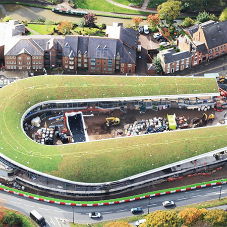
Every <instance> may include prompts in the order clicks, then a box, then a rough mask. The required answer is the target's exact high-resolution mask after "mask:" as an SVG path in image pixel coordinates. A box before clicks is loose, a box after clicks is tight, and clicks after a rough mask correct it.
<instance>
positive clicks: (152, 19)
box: [147, 14, 160, 28]
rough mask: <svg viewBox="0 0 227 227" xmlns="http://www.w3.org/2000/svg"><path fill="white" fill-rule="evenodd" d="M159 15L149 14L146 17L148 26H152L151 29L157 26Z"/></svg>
mask: <svg viewBox="0 0 227 227" xmlns="http://www.w3.org/2000/svg"><path fill="white" fill-rule="evenodd" d="M159 21H160V19H159V15H158V14H154V15H153V14H150V15H149V16H148V17H147V23H148V24H150V25H151V26H152V28H156V27H157V26H158V24H159Z"/></svg>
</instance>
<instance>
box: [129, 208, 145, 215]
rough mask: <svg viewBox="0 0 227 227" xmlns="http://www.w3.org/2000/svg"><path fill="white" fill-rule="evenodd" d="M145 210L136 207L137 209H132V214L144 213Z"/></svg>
mask: <svg viewBox="0 0 227 227" xmlns="http://www.w3.org/2000/svg"><path fill="white" fill-rule="evenodd" d="M142 211H143V210H142V208H141V207H135V208H132V209H131V212H132V213H133V214H135V213H140V212H142Z"/></svg>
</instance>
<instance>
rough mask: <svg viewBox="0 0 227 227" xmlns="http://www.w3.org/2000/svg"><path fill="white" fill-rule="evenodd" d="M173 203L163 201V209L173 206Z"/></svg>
mask: <svg viewBox="0 0 227 227" xmlns="http://www.w3.org/2000/svg"><path fill="white" fill-rule="evenodd" d="M174 204H175V203H174V202H173V201H171V200H170V201H164V202H163V203H162V205H163V206H164V207H169V206H173V205H174Z"/></svg>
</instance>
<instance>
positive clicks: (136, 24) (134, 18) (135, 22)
mask: <svg viewBox="0 0 227 227" xmlns="http://www.w3.org/2000/svg"><path fill="white" fill-rule="evenodd" d="M142 21H143V19H142V18H141V17H133V18H132V23H133V24H134V25H135V26H136V27H137V26H139V24H140V23H141V22H142Z"/></svg>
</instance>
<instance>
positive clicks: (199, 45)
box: [193, 41, 208, 54]
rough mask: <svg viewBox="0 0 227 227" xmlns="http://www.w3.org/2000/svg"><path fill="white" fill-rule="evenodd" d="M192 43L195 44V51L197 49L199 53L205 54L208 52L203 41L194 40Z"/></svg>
mask: <svg viewBox="0 0 227 227" xmlns="http://www.w3.org/2000/svg"><path fill="white" fill-rule="evenodd" d="M193 43H194V44H195V47H196V50H197V51H199V52H200V53H203V54H207V53H208V51H207V47H206V45H205V43H204V42H201V41H194V42H193Z"/></svg>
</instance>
